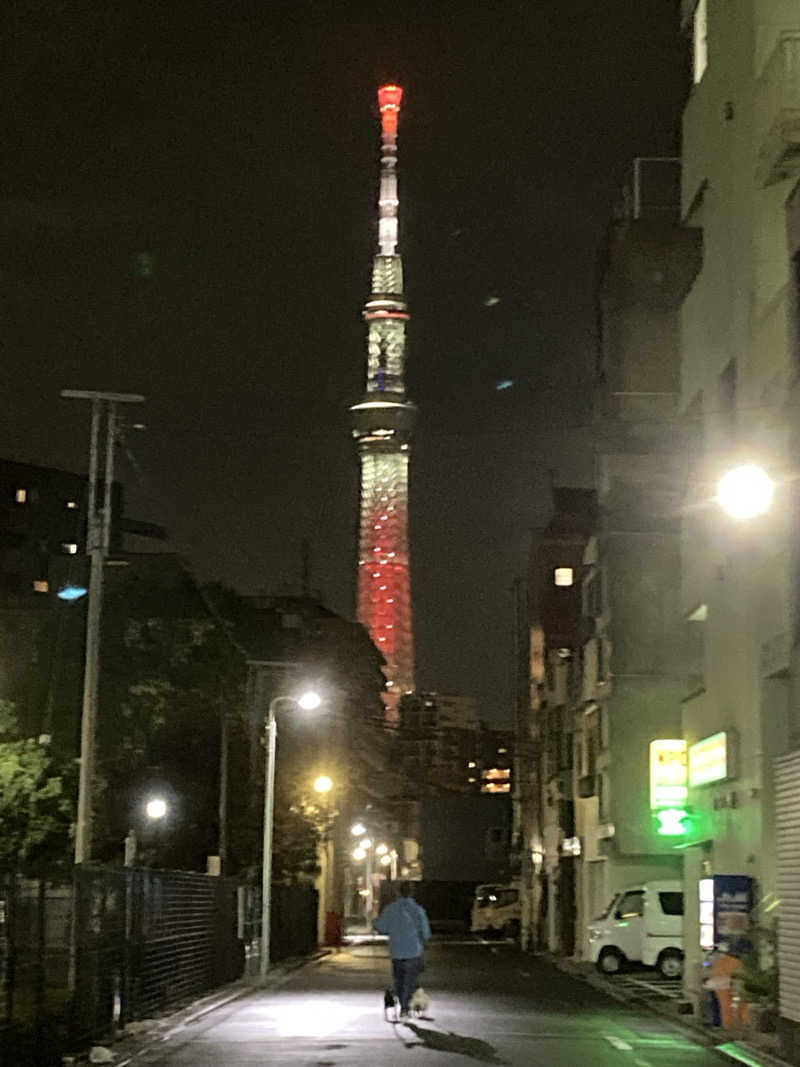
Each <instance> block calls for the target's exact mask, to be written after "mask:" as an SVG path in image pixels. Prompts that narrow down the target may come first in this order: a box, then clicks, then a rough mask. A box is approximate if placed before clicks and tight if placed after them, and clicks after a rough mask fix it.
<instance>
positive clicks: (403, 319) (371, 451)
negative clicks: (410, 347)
mask: <svg viewBox="0 0 800 1067" xmlns="http://www.w3.org/2000/svg"><path fill="white" fill-rule="evenodd" d="M402 97H403V90H402V89H401V88H400V87H399V86H398V85H384V86H383V87H382V88H380V89H379V90H378V102H379V104H380V110H381V184H380V198H379V200H378V252H377V254H376V256H375V259H374V262H373V267H372V293H371V295H370V298H369V300H368V301H367V303H366V306H365V308H364V318H365V319H366V322H367V382H366V391H365V393H364V398H363V400H362V401H361V403H359V404H356V405H355V406H354V407H352V408H351V409H350V410H351V411H352V414H353V436H354V437H355V439H356V441H357V442H358V451H359V457H360V459H361V523H360V535H359V561H358V564H359V566H358V617H359V619H360V621H361V622H362V623H363V624H364V625H365V626H366V627H367V629H368V630H369V633H370V636H371V637H372V640H373V641H374V643H375V644H376V645H377V647H378V648H379V649H380V650H381V652H382V653H383V655H384V657H385V658H386V668H385V672H386V688H387V692H386V697H385V702H386V707H387V717H388V718H389V720H390V721H394V720H395V719H396V707H397V703H398V701H399V699H400V697H401V696H402V694H403V693H405V692H408V691H410V690H412V689H413V688H414V637H413V631H412V626H411V579H410V574H409V558H408V557H409V553H408V456H409V445H410V441H411V433H412V430H413V427H414V416H415V413H416V409H415V408H414V405H413V404H412V403H410V402H409V401H408V400H407V399H406V386H405V362H406V358H405V352H406V323H407V322H408V318H409V316H408V310H407V308H406V302H405V298H404V296H403V263H402V260H401V258H400V255H399V253H398V251H397V208H398V203H399V201H398V197H397V120H398V117H399V115H400V102H401V100H402Z"/></svg>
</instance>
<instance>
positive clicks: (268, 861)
mask: <svg viewBox="0 0 800 1067" xmlns="http://www.w3.org/2000/svg"><path fill="white" fill-rule="evenodd" d="M282 703H283V704H286V703H288V704H294V705H295V706H296V707H299V708H302V709H303V711H313V710H314V709H315V708H318V707H319V706H320V704H321V703H322V697H321V696H320V695H319V693H315V692H313V691H307V692H305V693H303V694H302V695H301V696H299V697H294V696H277V697H273V698H272V700H270V702H269V711H268V712H267V760H266V764H265V767H264V862H263V867H262V870H261V958H260V961H259V973H260V975H261V977H262V978H266V976H267V971H268V970H269V948H270V945H269V941H270V927H269V924H270V912H271V907H272V828H273V824H274V820H275V745H276V741H277V737H278V725H277V722H276V720H275V712H276V711H277V709H278V705H279V704H282Z"/></svg>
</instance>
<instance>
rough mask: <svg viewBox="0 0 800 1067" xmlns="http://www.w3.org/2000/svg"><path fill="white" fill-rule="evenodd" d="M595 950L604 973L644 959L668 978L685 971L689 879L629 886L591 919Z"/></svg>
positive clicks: (594, 959) (591, 943)
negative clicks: (685, 901) (685, 889)
mask: <svg viewBox="0 0 800 1067" xmlns="http://www.w3.org/2000/svg"><path fill="white" fill-rule="evenodd" d="M589 953H590V959H591V961H592V963H596V964H597V967H598V970H600V971H601V972H602V973H603V974H616V973H617V971H618V970H619V969H620V968H621V967H622V965H623V964H624V963H625V962H626V961H628V962H630V963H643V964H644V965H645V966H646V967H655V968H656V969H657V970H658V971H659V973H660V974H661V975H662V976H663V977H664V978H680V976H681V975H682V974H683V884H682V883H681V882H679V881H677V880H674V881H673V880H669V881H662V882H643V883H642V884H641V885H634V886H630V887H629V888H628V889H623V890H622V891H621V892H620V893H617V895H616V896H615V897H614V899H613V900H612V901H611V903H610V904H609V906H608V907H607V908H606V910H605V911H604V912H603V914H602V915H600V916H598V918H596V919H593V920H592V922H591V923H590V924H589Z"/></svg>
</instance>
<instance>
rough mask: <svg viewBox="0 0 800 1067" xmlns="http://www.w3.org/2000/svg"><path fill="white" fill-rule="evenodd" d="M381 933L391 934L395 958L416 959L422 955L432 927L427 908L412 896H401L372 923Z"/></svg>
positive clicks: (391, 944)
mask: <svg viewBox="0 0 800 1067" xmlns="http://www.w3.org/2000/svg"><path fill="white" fill-rule="evenodd" d="M372 928H373V929H374V930H377V932H378V933H379V934H388V935H389V951H390V952H391V955H392V959H393V960H414V959H417V957H418V956H421V955H422V949H423V946H424V945H425V942H426V941H427V940H428V938H429V937H430V936H431V927H430V923H429V922H428V916H427V915H426V914H425V909H424V908H421V907H420V906H419V904H417V902H416V900H413V899H412V898H411V897H399V898H398V899H397V900H395V901H393V902H392V903H391V904H390V905H389V906H388V907H387V908H384V909H383V911H382V912H381V914H380V915H379V916H378V918H377V919H375V921H374V922H373V924H372Z"/></svg>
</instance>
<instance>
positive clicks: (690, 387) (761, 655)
mask: <svg viewBox="0 0 800 1067" xmlns="http://www.w3.org/2000/svg"><path fill="white" fill-rule="evenodd" d="M682 10H683V16H684V23H685V27H686V29H687V32H688V33H689V34H690V36H691V38H692V40H693V45H694V49H693V55H694V85H693V87H692V91H691V94H690V97H689V100H688V102H687V105H686V108H685V111H684V115H683V160H682V162H683V179H682V185H683V188H682V215H683V220H684V223H685V224H686V225H688V226H691V227H698V228H701V229H702V232H703V260H702V268H701V269H700V271H699V273H698V275H697V278H696V279H695V281H694V284H693V286H692V289H691V292H690V293H689V294H688V296H687V297H686V299H685V301H684V303H683V307H682V311H681V410H682V412H683V413H684V414H685V415H686V416H687V417H689V418H691V420H692V422H693V424H694V425H695V426H696V428H697V435H696V448H695V450H694V454H695V464H694V470H693V472H692V478H691V481H690V485H689V491H688V494H687V501H686V510H685V516H684V523H683V545H682V561H681V572H682V573H681V579H682V580H681V601H682V610H683V613H684V615H685V616H686V617H687V618H690V619H693V620H695V623H694V625H695V626H696V627H698V629H699V630H700V631H701V633H702V637H701V639H699V640H698V645H699V646H700V651H701V656H700V660H701V666H702V670H701V672H700V675H699V677H698V678H697V679H696V681H695V684H694V686H693V689H692V691H690V692H687V693H686V694H685V698H684V701H683V705H682V707H683V715H682V726H683V730H682V736H683V738H684V739H685V741H686V744H687V746H688V759H689V797H688V803H689V812H690V817H691V823H690V833H689V834H688V835H687V840H686V841H685V844H686V845H687V846H688V847H686V848H684V849H683V850H682V851H683V855H684V883H685V896H686V915H685V947H686V969H685V974H686V990H687V993H688V994H689V995H690V996H691V997H692V998H693V999H694V1000H697V999H698V997H699V992H700V991H699V989H698V981H699V979H698V973H699V972H698V967H697V966H696V965H697V963H698V961H699V959H700V955H701V952H702V946H701V940H703V941H705V942H706V943H708V942H709V941H710V940H711V939H712V938H713V937H714V936H715V934H716V936H717V937H719V935H720V932H721V931H720V929H719V926H718V924H717V929H716V931H714V930H710V929H708V930H706V929H704V931H703V935H702V938H701V925H703V927H706V926H708V923H705V924H701V911H702V910H703V909H702V908H701V903H700V894H701V892H703V886H704V884H705V885H707V884H708V881H709V880H710V879H712V878H713V877H719V876H729V877H730V876H736V877H737V878H738V879H740V880H741V881H740V883H739V884H740V885H742V886H743V887H744V891H745V893H750V892H752V893H753V895H754V901H755V907H754V912H753V915H754V918H755V920H756V921H758V922H763V921H766V920H767V919H768V916H769V914H770V911H771V909H772V908H774V905H775V903H776V902H777V901H778V899H779V898H780V897H783V898H784V899H786V897H787V891H788V890H789V889H790V888H791V884H794V882H796V876H792V877H790V878H789V883H790V884H789V885H787V886H786V887H785V889H784V887H781V888H780V889H779V887H778V882H777V870H776V866H777V864H778V863H780V854H781V852H784V850H783V849H781V850H778V849H776V836H775V835H776V819H775V797H774V773H773V768H774V763H773V760H774V757H775V756H776V755H780V754H781V753H782V752H783V751H784V750H785V749H786V747H787V745H788V744H789V742H790V739H791V737H792V733H793V731H792V729H791V727H792V723H793V717H796V714H797V712H796V704H797V701H796V695H795V696H794V697H793V692H794V691H793V686H792V680H791V679H792V676H793V675H794V674H795V673H796V663H795V656H794V653H793V651H792V650H793V648H794V647H795V642H796V606H795V605H796V598H797V583H796V579H795V575H796V562H797V558H796V549H795V542H796V522H797V506H796V494H795V493H794V492H793V490H792V487H793V485H794V484H795V482H794V478H795V477H796V470H797V465H796V458H794V455H793V453H794V447H793V446H794V444H795V438H796V432H795V431H793V426H796V423H797V416H796V403H797V401H796V389H797V381H798V356H797V348H796V333H793V323H796V321H797V296H798V293H797V267H796V263H797V261H796V259H795V260H794V261H793V260H792V259H791V258H790V254H789V248H788V247H787V214H786V205H787V198H788V197H789V195H790V193H791V192H792V188H793V184H794V182H796V180H797V173H798V164H800V7H799V6H798V4H797V3H796V0H725V2H722V0H684V2H683V5H682ZM790 207H791V203H790ZM791 217H793V216H791V215H790V218H791ZM743 462H746V463H753V464H758V465H759V466H760V467H761V468H763V469H765V470H766V471H767V472H769V474H770V475H771V476H772V477H773V478H774V479H775V481H776V484H777V488H776V492H775V496H774V500H773V504H772V507H771V508H770V509H769V510H768V511H767V512H766V513H765V514H763V515H762V516H760V517H757V518H753V519H751V520H750V521H748V522H739V523H737V522H735V521H733V520H732V519H729V518H728V517H727V516H726V515H725V514H724V513H722V512H721V511H720V510H718V509H716V508H714V506H713V505H710V504H709V500H710V499H711V498H713V495H714V488H715V486H716V484H717V481H718V479H719V478H720V476H721V475H722V474H723V472H724V471H725V470H726V469H728V468H730V467H732V466H734V465H736V464H739V463H743ZM795 836H796V831H795ZM787 877H788V876H787ZM793 891H794V892H795V893H796V894H798V899H800V884H798V885H796V886H795V889H794V890H793ZM781 916H782V918H781V922H782V923H783V922H784V921H787V922H788V921H789V918H790V910H789V911H787V910H786V906H785V904H784V908H783V909H782V910H781ZM787 932H788V928H787ZM791 988H792V987H791V984H790V983H786V985H785V989H784V990H783V992H782V1003H781V1011H782V1013H783V1014H784V1015H785V1016H786V1018H787V1019H788V1022H787V1032H788V1031H789V1030H792V1031H796V1030H797V1029H798V1027H800V996H798V995H793V994H792V993H791ZM795 988H797V987H796V986H795ZM787 998H788V999H787ZM792 998H793V999H792ZM796 1054H797V1053H795V1055H796Z"/></svg>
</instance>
